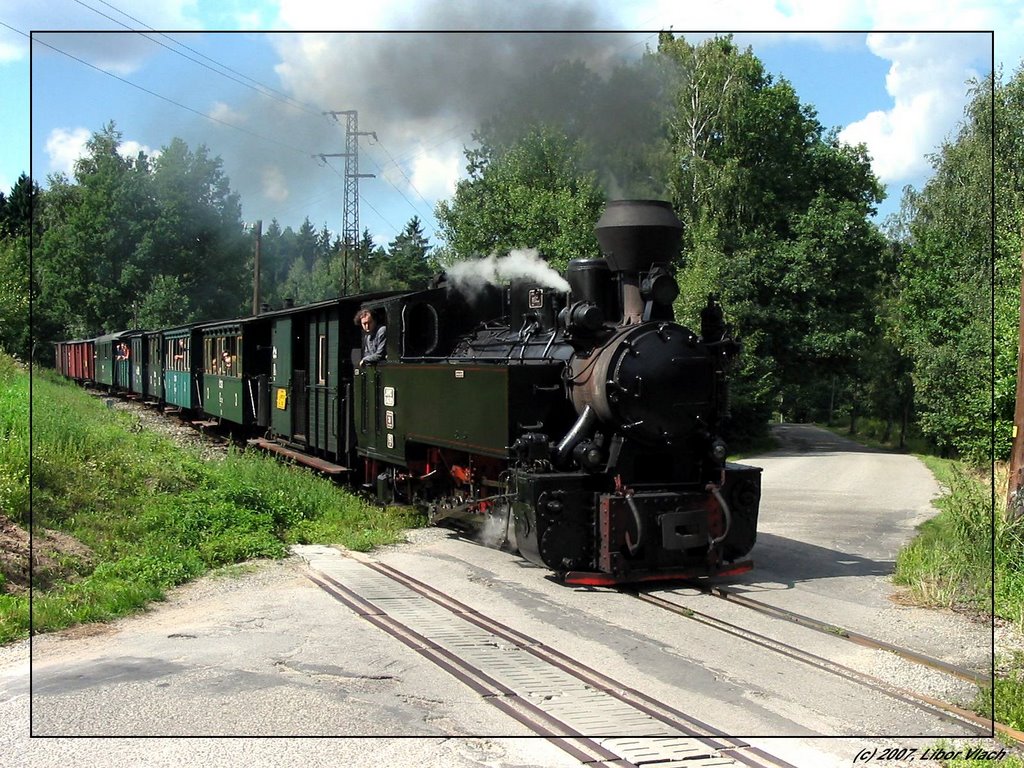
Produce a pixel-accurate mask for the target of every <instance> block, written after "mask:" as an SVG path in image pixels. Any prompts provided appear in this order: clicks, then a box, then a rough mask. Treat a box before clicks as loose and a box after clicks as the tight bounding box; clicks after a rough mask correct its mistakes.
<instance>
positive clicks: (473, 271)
mask: <svg viewBox="0 0 1024 768" xmlns="http://www.w3.org/2000/svg"><path fill="white" fill-rule="evenodd" d="M446 271H447V275H448V279H449V280H450V281H451V282H452V284H453V285H454V286H455V288H456V289H458V290H460V291H476V290H479V289H480V288H482V287H483V286H484V285H504V284H506V283H508V282H510V281H512V280H531V281H533V282H535V283H537V284H538V285H542V286H544V287H545V288H552V289H554V290H556V291H560V292H562V293H566V292H568V290H569V283H568V282H566V280H565V278H563V277H562V276H561V275H560V274H558V272H557V271H555V270H554V269H553V268H552V267H551V266H549V265H548V263H547V262H546V261H544V259H542V258H541V257H540V254H539V253H538V251H537V249H536V248H521V249H518V250H514V251H511V252H510V253H509V254H508V255H506V256H498V255H496V254H491V255H490V256H488V257H487V258H485V259H473V260H470V261H460V262H457V263H456V264H453V265H452V266H450V267H448V269H447V270H446Z"/></svg>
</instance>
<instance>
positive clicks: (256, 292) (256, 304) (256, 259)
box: [252, 219, 263, 317]
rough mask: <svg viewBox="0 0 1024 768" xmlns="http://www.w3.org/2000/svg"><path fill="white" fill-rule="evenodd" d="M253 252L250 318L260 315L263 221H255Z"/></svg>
mask: <svg viewBox="0 0 1024 768" xmlns="http://www.w3.org/2000/svg"><path fill="white" fill-rule="evenodd" d="M255 239H256V243H255V250H254V252H253V261H252V316H253V317H256V315H258V314H259V313H260V241H261V240H262V239H263V219H257V220H256V228H255Z"/></svg>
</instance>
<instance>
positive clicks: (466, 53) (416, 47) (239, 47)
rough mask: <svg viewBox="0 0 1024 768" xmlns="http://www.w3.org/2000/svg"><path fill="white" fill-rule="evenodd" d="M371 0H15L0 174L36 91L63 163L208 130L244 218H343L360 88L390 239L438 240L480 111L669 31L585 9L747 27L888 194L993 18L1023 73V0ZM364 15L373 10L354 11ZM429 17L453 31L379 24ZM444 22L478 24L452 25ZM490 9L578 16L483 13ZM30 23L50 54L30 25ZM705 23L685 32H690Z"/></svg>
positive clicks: (378, 231) (775, 68) (371, 185)
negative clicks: (412, 223) (101, 146)
mask: <svg viewBox="0 0 1024 768" xmlns="http://www.w3.org/2000/svg"><path fill="white" fill-rule="evenodd" d="M29 5H33V6H38V7H33V8H30V7H29ZM369 5H370V4H366V3H360V4H358V5H357V4H355V3H345V2H308V1H306V2H299V0H273V1H271V0H263V1H262V2H260V1H258V0H254V1H253V2H248V1H247V2H240V1H236V0H226V1H225V0H147V2H141V1H140V0H112V1H111V2H106V1H105V0H50V2H47V3H45V4H40V3H32V4H30V3H28V2H25V0H0V23H2V24H3V25H7V26H0V84H2V90H0V93H2V94H3V96H2V99H0V105H2V106H0V127H2V130H3V135H4V138H5V141H4V142H2V143H0V189H4V190H7V189H9V188H10V186H11V185H12V184H13V183H14V181H15V179H16V178H17V177H18V175H19V174H20V173H21V172H23V171H27V170H28V169H29V155H30V131H29V115H30V113H31V141H32V144H31V159H32V163H33V165H32V170H33V172H34V174H35V176H36V178H37V179H38V180H39V181H40V182H41V183H43V184H44V185H45V179H46V177H47V175H49V174H51V173H55V172H60V171H63V172H66V173H69V172H70V170H71V168H72V165H73V162H74V159H75V158H76V157H77V156H78V155H79V154H80V153H81V152H82V149H83V145H84V142H85V140H86V139H87V138H88V136H89V135H90V134H91V133H92V132H94V131H96V130H99V129H100V128H101V127H102V126H103V125H104V124H105V123H106V122H108V121H110V120H113V121H114V122H115V123H116V125H117V127H118V128H119V130H120V131H121V132H122V134H123V138H124V141H125V150H126V151H130V152H133V153H134V152H135V151H137V150H138V149H144V150H145V151H147V152H149V153H152V152H155V151H159V149H160V147H161V146H163V145H166V144H167V143H169V142H170V141H171V139H172V138H174V137H175V136H180V137H181V138H183V139H185V140H186V141H187V142H188V143H189V145H190V146H191V147H193V148H195V147H196V146H198V145H199V144H206V145H207V146H208V147H209V149H210V151H211V153H212V154H213V155H219V156H220V157H221V158H222V159H223V163H224V170H225V172H226V173H227V175H228V176H229V177H230V179H231V183H232V187H233V188H234V189H235V190H236V191H238V192H239V193H240V195H241V198H242V205H243V217H244V218H245V219H246V220H255V219H257V218H260V219H263V220H264V222H265V223H266V222H269V220H270V219H272V218H277V219H278V221H279V222H280V223H281V224H282V225H283V226H287V225H290V226H293V227H297V226H298V225H299V224H300V223H301V222H302V220H303V218H304V217H306V216H308V217H309V218H310V219H311V221H312V222H313V224H314V225H316V226H317V227H320V226H323V225H326V226H327V227H328V228H329V229H331V230H332V231H335V232H337V231H340V229H341V220H342V212H341V211H342V189H343V187H342V183H343V179H342V175H341V174H342V171H343V167H344V166H343V161H342V160H340V159H332V160H329V161H328V164H325V163H324V162H323V161H318V160H316V159H314V158H313V157H312V155H315V154H319V153H332V152H341V151H343V142H344V130H343V128H342V127H341V126H340V125H339V124H337V123H335V122H332V121H331V120H330V119H329V118H327V117H324V116H323V115H322V114H321V113H322V112H324V111H328V110H342V109H357V110H358V111H359V127H360V129H361V130H367V131H375V132H376V134H377V138H376V140H374V139H371V138H369V137H366V138H364V139H362V140H361V142H360V168H359V170H360V171H361V172H363V173H374V174H376V178H373V179H363V180H362V181H361V182H360V195H361V203H360V228H361V229H362V228H368V229H370V231H371V233H372V234H373V235H374V237H375V239H376V240H377V241H378V242H379V243H381V244H385V243H387V241H388V240H390V239H391V238H393V237H394V236H395V234H396V233H397V232H398V231H399V230H401V229H402V227H403V226H404V225H405V223H406V222H407V221H408V220H409V218H410V217H412V216H414V215H415V216H418V217H419V218H420V219H421V220H422V221H423V222H424V224H425V229H426V231H427V234H428V236H431V240H432V241H435V238H434V237H433V233H434V227H435V222H434V220H433V216H432V210H433V206H434V204H435V203H436V202H437V200H439V199H444V198H446V197H448V196H449V195H450V194H451V192H452V190H453V188H454V184H455V182H456V181H457V180H458V178H460V176H461V174H463V172H464V166H465V158H464V153H463V149H464V147H465V146H466V145H467V144H469V143H471V138H470V132H471V131H472V130H473V128H474V127H475V126H476V125H477V124H478V122H479V120H480V118H481V117H483V116H484V115H485V114H487V112H488V110H490V109H493V108H494V106H495V105H498V104H502V103H503V100H504V99H506V98H507V96H506V93H505V92H504V90H503V86H504V85H505V84H506V83H507V82H508V78H509V76H510V75H511V74H515V72H516V71H518V70H520V69H523V70H525V68H527V67H528V66H530V65H533V64H535V63H539V62H545V61H554V60H557V59H559V58H563V57H567V56H578V57H582V58H583V59H584V60H586V61H587V62H588V63H589V64H590V65H591V66H592V67H594V68H595V69H598V70H600V69H601V68H602V67H609V66H611V65H613V64H614V63H615V62H616V61H620V60H628V59H629V58H631V57H633V58H635V57H637V56H638V55H639V54H640V53H641V52H642V51H643V49H644V46H645V45H651V46H653V45H654V44H655V40H656V38H655V36H654V35H652V34H651V33H650V32H647V33H621V34H615V35H611V34H602V35H587V34H580V33H579V31H580V30H628V29H646V30H655V29H659V28H669V27H671V28H673V29H675V30H706V31H719V30H727V31H733V32H734V33H735V39H736V42H738V43H739V44H740V45H743V46H747V45H749V46H751V47H752V48H753V51H754V53H755V54H756V55H757V56H758V57H760V58H761V59H762V61H763V62H764V64H765V67H766V69H767V70H768V71H769V72H770V73H772V74H774V75H776V76H783V77H785V78H787V79H788V80H789V81H790V82H791V83H793V85H794V87H795V88H796V91H797V93H798V95H799V97H800V99H801V101H802V102H804V103H805V104H811V105H813V106H814V107H815V108H816V110H817V112H818V117H819V120H820V121H821V122H822V124H823V125H825V126H826V127H827V128H831V127H836V128H838V129H840V131H841V134H840V135H841V137H843V138H844V139H847V140H849V141H851V142H861V141H863V142H865V143H867V145H868V148H869V151H870V153H871V155H872V157H873V161H874V167H875V170H876V173H877V174H878V175H879V177H880V178H881V180H882V181H883V183H884V184H885V185H886V186H887V188H888V190H889V195H890V197H889V200H888V201H887V202H886V203H885V204H884V205H883V206H882V209H881V215H882V216H884V215H885V214H887V213H889V212H891V211H893V210H896V209H897V208H898V204H899V197H900V190H901V189H902V187H903V186H904V185H906V184H912V185H914V186H918V187H919V186H920V185H921V184H923V183H924V181H925V180H926V179H927V177H928V173H929V165H928V162H927V155H928V153H930V152H933V151H934V150H935V149H936V148H937V146H938V145H939V144H940V142H941V141H942V140H943V139H944V138H946V137H948V136H950V135H951V134H952V133H953V132H954V131H955V129H956V125H957V122H958V120H959V119H960V117H961V115H962V110H963V106H964V104H965V103H966V98H967V96H966V85H965V84H966V81H967V80H969V79H970V78H972V77H980V76H984V75H985V74H986V73H987V72H988V71H989V68H990V62H991V59H992V55H993V52H992V41H993V39H994V41H995V42H994V46H995V48H994V56H995V59H996V62H997V65H998V64H1002V65H1003V67H1004V69H1005V71H1006V74H1007V75H1009V74H1011V73H1012V72H1013V71H1014V70H1016V68H1017V67H1018V66H1019V62H1020V61H1021V56H1022V54H1024V42H1021V41H1024V3H1021V2H987V3H978V2H967V0H946V1H945V2H943V1H942V0H938V1H937V2H936V1H934V0H933V1H931V2H927V3H925V2H920V3H918V2H900V3H891V2H889V1H888V0H879V1H878V2H856V3H854V2H844V1H843V0H833V2H831V3H821V2H820V0H789V1H788V2H782V1H773V0H717V1H715V0H709V1H708V2H702V3H699V4H698V3H681V2H670V1H669V0H664V1H663V2H639V1H631V0H619V2H616V3H609V2H604V3H595V2H583V1H582V0H577V1H575V2H537V1H536V0H520V2H518V3H514V4H513V3H507V4H496V3H493V2H487V1H486V0H463V2H441V0H430V1H429V2H422V1H421V2H416V3H408V2H401V3H399V2H381V3H378V4H376V5H373V7H372V8H370V7H364V6H369ZM891 6H894V7H891ZM126 26H127V27H128V28H130V29H131V30H135V31H134V32H130V31H128V29H126ZM8 27H10V28H13V30H12V29H10V28H8ZM322 29H324V30H332V32H330V33H326V32H317V31H316V30H322ZM346 29H351V30H362V32H360V33H358V34H355V33H342V32H338V30H346ZM426 29H430V30H435V31H434V32H432V33H427V32H420V33H417V34H393V33H392V34H372V33H370V32H368V30H392V31H394V30H426ZM446 29H450V30H461V31H463V34H457V35H444V34H438V33H437V32H436V30H446ZM490 29H502V30H533V29H546V30H574V31H576V34H573V35H566V36H560V37H553V36H551V35H547V36H541V35H536V34H517V35H511V34H502V35H493V34H483V32H484V31H486V30H490ZM14 30H17V31H14ZM44 30H45V31H46V32H45V33H44ZM60 30H74V32H71V31H66V32H60ZM151 30H162V31H167V32H168V34H166V35H161V34H157V33H155V32H152V31H151ZM204 30H218V31H219V32H218V33H212V32H208V31H204ZM258 30H275V32H274V33H273V34H267V33H264V32H261V31H258ZM742 30H758V32H757V33H754V32H744V31H742ZM822 30H828V31H827V32H823V31H822ZM836 30H847V31H846V32H837V31H836ZM871 30H886V31H884V32H883V31H871ZM960 30H975V31H977V33H974V34H968V33H965V32H962V31H960ZM987 30H992V31H994V33H995V34H994V38H993V36H991V35H989V34H988V32H987ZM30 31H35V32H36V36H35V40H34V43H33V47H32V51H31V56H30V52H29V42H28V38H27V37H26V36H25V35H23V34H20V33H28V32H30ZM140 31H141V32H145V33H146V34H144V35H143V34H139V32H140ZM225 32H227V33H225ZM465 32H479V33H480V34H465ZM706 36H707V32H705V33H686V37H687V38H688V39H691V40H692V41H696V40H699V39H701V38H702V37H706ZM72 57H73V58H72ZM30 65H31V70H30ZM30 71H31V109H30V101H29V94H30V88H29V86H30V76H29V74H30ZM524 245H529V244H524Z"/></svg>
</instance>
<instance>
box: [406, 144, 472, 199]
mask: <svg viewBox="0 0 1024 768" xmlns="http://www.w3.org/2000/svg"><path fill="white" fill-rule="evenodd" d="M461 160H462V158H461V156H460V155H459V154H450V153H448V154H437V153H430V152H426V151H421V152H420V153H419V154H417V155H416V157H415V158H414V159H413V162H412V175H411V176H410V177H409V180H410V182H411V183H412V186H413V187H414V189H415V191H417V192H419V193H420V194H421V195H423V197H425V198H427V199H428V200H439V199H441V198H446V197H450V196H451V195H452V194H454V192H455V184H456V182H457V181H458V180H459V176H460V173H461V171H462V162H461Z"/></svg>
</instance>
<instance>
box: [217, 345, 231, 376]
mask: <svg viewBox="0 0 1024 768" xmlns="http://www.w3.org/2000/svg"><path fill="white" fill-rule="evenodd" d="M220 357H221V360H222V361H223V375H224V376H230V375H231V353H230V352H228V351H227V350H226V349H225V350H224V354H222V355H221V356H220Z"/></svg>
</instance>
